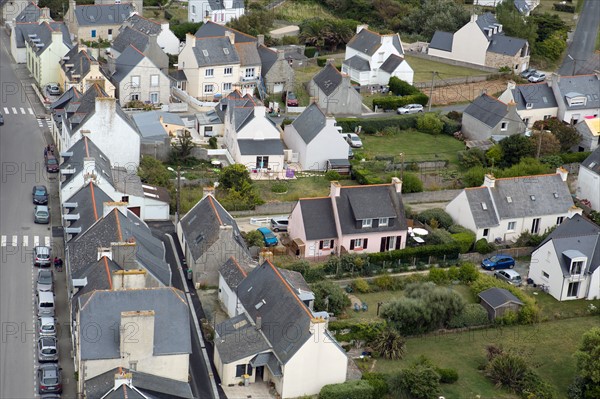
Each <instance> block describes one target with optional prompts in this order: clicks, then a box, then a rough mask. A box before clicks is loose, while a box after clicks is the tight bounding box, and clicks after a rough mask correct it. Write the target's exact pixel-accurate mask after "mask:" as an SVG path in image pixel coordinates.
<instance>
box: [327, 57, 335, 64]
mask: <svg viewBox="0 0 600 399" xmlns="http://www.w3.org/2000/svg"><path fill="white" fill-rule="evenodd" d="M329 64H331V65H333V66H335V59H334V58H327V62H326V64H325V65H329Z"/></svg>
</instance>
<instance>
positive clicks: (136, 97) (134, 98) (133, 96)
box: [129, 94, 140, 101]
mask: <svg viewBox="0 0 600 399" xmlns="http://www.w3.org/2000/svg"><path fill="white" fill-rule="evenodd" d="M129 98H130V101H139V100H140V95H139V94H130V95H129Z"/></svg>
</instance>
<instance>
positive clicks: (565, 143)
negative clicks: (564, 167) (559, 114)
mask: <svg viewBox="0 0 600 399" xmlns="http://www.w3.org/2000/svg"><path fill="white" fill-rule="evenodd" d="M533 128H534V129H535V130H550V131H551V132H552V134H553V135H555V136H556V138H557V139H558V141H560V150H561V151H562V152H567V151H569V150H570V149H571V148H572V147H574V146H576V145H578V144H579V142H580V141H581V134H579V132H578V131H577V129H575V128H574V127H573V126H570V125H567V124H566V123H564V122H563V121H561V120H559V119H558V118H555V117H553V118H548V119H546V120H543V121H536V122H535V123H534V124H533Z"/></svg>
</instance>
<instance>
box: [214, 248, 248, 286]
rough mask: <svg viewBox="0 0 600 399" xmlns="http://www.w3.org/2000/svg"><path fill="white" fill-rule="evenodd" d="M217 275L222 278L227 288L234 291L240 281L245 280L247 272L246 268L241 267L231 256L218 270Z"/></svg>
mask: <svg viewBox="0 0 600 399" xmlns="http://www.w3.org/2000/svg"><path fill="white" fill-rule="evenodd" d="M219 274H221V276H223V279H224V280H225V282H226V283H227V285H228V286H229V288H231V289H232V290H235V289H236V288H237V286H238V285H239V284H240V283H241V282H242V280H243V279H245V278H246V276H247V275H248V272H247V270H246V267H244V266H242V265H241V264H240V262H239V261H238V260H237V259H235V258H234V257H233V256H232V257H231V258H229V259H227V261H226V262H225V263H223V265H222V266H221V267H220V268H219Z"/></svg>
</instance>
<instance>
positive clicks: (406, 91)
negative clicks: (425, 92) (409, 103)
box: [388, 76, 420, 96]
mask: <svg viewBox="0 0 600 399" xmlns="http://www.w3.org/2000/svg"><path fill="white" fill-rule="evenodd" d="M388 85H389V87H390V91H391V92H392V93H394V94H395V95H397V96H408V95H411V94H417V93H419V92H420V91H419V89H417V88H416V87H415V86H413V85H411V84H410V83H408V82H406V81H404V80H402V79H400V78H398V77H396V76H392V77H391V78H390V80H389V83H388Z"/></svg>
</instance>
